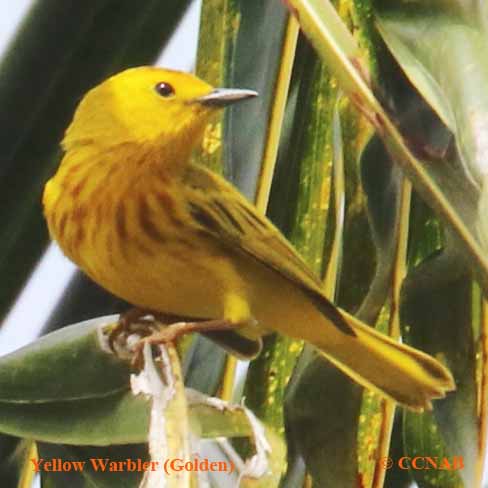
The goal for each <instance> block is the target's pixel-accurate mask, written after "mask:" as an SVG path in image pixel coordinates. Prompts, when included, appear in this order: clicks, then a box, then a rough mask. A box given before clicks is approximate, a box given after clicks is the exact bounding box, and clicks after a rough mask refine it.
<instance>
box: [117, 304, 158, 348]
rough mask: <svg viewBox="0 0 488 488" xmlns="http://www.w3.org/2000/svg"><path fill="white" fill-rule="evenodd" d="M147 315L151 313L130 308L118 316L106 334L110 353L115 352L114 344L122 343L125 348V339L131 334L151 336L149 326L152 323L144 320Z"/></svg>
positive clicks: (146, 319)
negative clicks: (115, 322) (113, 325)
mask: <svg viewBox="0 0 488 488" xmlns="http://www.w3.org/2000/svg"><path fill="white" fill-rule="evenodd" d="M149 315H153V313H152V312H151V311H149V310H145V309H143V308H131V309H129V310H127V311H126V312H124V313H122V314H120V316H119V320H118V322H117V324H116V325H115V327H113V328H112V330H111V331H110V332H109V334H108V345H109V347H110V349H111V350H112V352H117V351H116V349H117V348H116V346H115V344H116V343H119V342H122V344H123V345H124V346H126V345H127V338H128V337H129V336H130V335H132V334H137V335H139V336H146V335H149V334H151V326H152V325H153V324H154V322H153V321H151V320H149V319H148V318H146V317H147V316H149Z"/></svg>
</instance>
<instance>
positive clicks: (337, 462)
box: [285, 347, 362, 487]
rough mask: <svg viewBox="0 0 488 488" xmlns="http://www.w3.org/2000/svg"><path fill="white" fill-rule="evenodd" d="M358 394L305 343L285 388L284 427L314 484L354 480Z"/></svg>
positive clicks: (359, 390) (355, 387) (341, 483)
mask: <svg viewBox="0 0 488 488" xmlns="http://www.w3.org/2000/svg"><path fill="white" fill-rule="evenodd" d="M361 396H362V388H361V387H360V386H358V385H356V384H352V382H351V380H349V379H348V378H346V377H345V376H344V374H343V373H341V372H340V371H338V370H337V369H336V368H334V367H333V366H332V365H330V364H328V363H326V362H325V361H324V359H323V358H322V357H320V356H317V353H315V352H314V351H313V349H312V348H308V347H306V348H305V350H304V352H303V354H302V356H301V357H300V360H299V362H298V364H297V367H296V369H295V372H294V374H293V377H292V379H291V380H290V384H289V386H288V388H287V393H286V398H285V413H286V430H287V437H288V439H289V446H290V450H291V452H292V453H294V454H295V455H297V454H298V455H299V456H300V457H302V458H303V459H304V460H305V462H306V466H307V469H308V471H309V472H310V474H311V475H312V477H313V480H314V484H316V485H317V486H329V485H330V482H331V480H334V485H335V486H344V487H346V486H355V483H356V480H357V473H358V459H357V434H358V423H357V419H358V417H359V413H360V406H361ZM295 462H296V461H295ZM295 486H297V485H296V484H295Z"/></svg>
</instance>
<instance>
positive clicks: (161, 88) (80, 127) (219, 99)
mask: <svg viewBox="0 0 488 488" xmlns="http://www.w3.org/2000/svg"><path fill="white" fill-rule="evenodd" d="M254 96H256V92H254V91H251V90H238V89H214V88H213V87H212V86H210V85H209V84H208V83H205V82H204V81H202V80H200V79H199V78H197V77H196V76H193V75H191V74H188V73H183V72H179V71H171V70H167V69H161V68H156V67H148V66H144V67H139V68H132V69H128V70H126V71H123V72H121V73H119V74H116V75H115V76H112V77H111V78H108V79H107V80H106V81H104V82H103V83H101V84H100V85H98V86H96V87H95V88H93V89H92V90H90V91H89V92H88V93H87V94H86V95H85V97H84V98H83V100H82V101H81V103H80V104H79V106H78V108H77V110H76V113H75V116H74V119H73V121H72V123H71V125H70V126H69V128H68V130H67V131H66V135H65V138H64V140H63V147H64V148H65V150H67V151H69V150H70V149H71V148H74V147H76V146H79V145H87V144H93V145H95V146H98V147H100V148H112V147H114V146H118V145H121V144H122V145H131V146H133V147H137V146H139V147H141V151H142V150H144V151H146V150H152V149H154V150H160V151H169V152H170V153H174V154H175V155H178V154H179V153H181V154H182V157H183V154H184V156H185V157H186V156H188V155H189V151H190V149H192V148H194V147H195V145H196V144H197V143H198V142H199V141H200V139H201V137H202V135H203V131H204V128H205V126H206V124H207V123H208V120H209V117H210V115H211V114H212V113H213V112H215V111H216V110H217V109H219V108H222V107H225V106H226V105H230V104H232V103H234V102H238V101H240V100H245V99H247V98H251V97H254ZM168 156H169V154H168Z"/></svg>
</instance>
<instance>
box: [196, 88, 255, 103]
mask: <svg viewBox="0 0 488 488" xmlns="http://www.w3.org/2000/svg"><path fill="white" fill-rule="evenodd" d="M257 96H258V92H255V91H254V90H239V89H237V88H216V89H215V90H212V91H211V92H210V93H208V94H207V95H204V96H203V97H198V98H195V99H194V100H193V102H197V103H201V104H202V105H206V106H209V107H226V106H227V105H231V104H233V103H236V102H240V101H242V100H247V99H248V98H254V97H257Z"/></svg>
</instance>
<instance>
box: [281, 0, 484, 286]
mask: <svg viewBox="0 0 488 488" xmlns="http://www.w3.org/2000/svg"><path fill="white" fill-rule="evenodd" d="M288 3H289V4H290V7H291V9H292V11H293V12H294V13H296V15H297V18H299V21H300V24H301V26H302V28H303V29H304V31H305V32H306V33H307V35H308V36H309V38H310V40H311V42H312V43H313V45H314V47H315V48H316V49H317V51H318V53H319V54H320V55H321V57H322V58H323V59H324V60H325V61H326V62H327V63H328V66H329V67H330V69H331V71H333V73H334V74H335V75H336V76H337V79H338V82H339V83H340V85H341V87H342V88H343V90H344V91H345V92H346V93H347V94H348V95H349V96H350V97H351V98H352V100H354V102H355V104H356V105H357V107H358V108H359V109H360V110H361V111H362V113H363V114H364V115H365V116H366V117H367V118H368V120H369V121H370V122H371V123H372V124H373V125H374V126H375V128H376V129H377V130H378V133H379V134H380V135H381V137H382V138H383V139H384V141H385V144H386V145H387V147H388V150H389V151H390V153H391V154H392V155H393V157H394V159H395V161H396V162H397V163H399V164H401V165H402V167H403V169H404V171H405V172H406V173H407V176H408V177H409V178H410V179H411V181H412V184H413V185H414V188H415V189H416V190H417V191H419V192H421V194H422V196H423V197H424V198H425V199H426V200H427V201H428V202H429V203H430V204H431V205H432V207H433V208H435V209H436V210H437V211H438V212H439V214H440V215H441V216H442V218H443V219H445V221H446V222H447V223H448V224H449V225H450V226H451V227H452V228H453V230H454V231H455V232H456V234H457V236H458V238H459V242H460V244H462V245H463V247H464V249H465V250H466V251H467V252H466V255H467V256H469V259H470V261H471V265H472V269H473V270H474V271H475V272H476V273H477V276H478V279H480V281H481V283H482V284H483V287H484V288H485V289H488V260H487V258H486V255H485V253H484V252H483V251H482V249H481V247H480V242H479V240H478V238H477V233H476V232H474V229H473V225H470V221H469V219H466V212H464V211H463V209H464V207H463V206H459V205H455V204H454V203H453V202H451V201H450V198H451V197H452V195H453V193H452V192H449V193H447V191H446V184H445V183H446V181H449V180H448V178H446V177H444V178H443V179H442V180H441V182H439V181H438V180H437V176H438V174H439V173H440V172H441V170H444V166H443V167H441V168H439V167H438V166H439V165H437V167H436V165H435V164H429V163H426V162H421V161H419V160H418V159H417V158H416V157H415V155H414V154H413V153H412V152H411V151H410V150H409V148H408V146H407V145H406V142H405V140H404V139H403V137H402V135H401V134H400V133H399V131H398V129H397V127H396V125H395V123H394V122H393V121H392V120H391V119H390V117H389V116H388V115H387V114H386V112H385V110H384V109H383V108H382V107H381V105H380V103H379V102H378V100H377V99H376V97H375V96H374V94H373V91H372V87H371V85H370V80H369V76H368V74H367V71H366V70H365V68H364V66H363V65H362V63H361V61H360V60H359V59H358V57H357V46H356V44H355V41H354V38H353V37H352V35H351V34H350V33H349V31H348V30H347V29H346V27H345V26H344V24H343V23H341V21H340V19H339V17H338V15H337V13H336V12H335V10H334V9H333V7H332V6H331V5H330V3H329V2H328V1H325V2H319V1H318V0H289V1H288ZM459 86H460V85H459V83H458V87H459ZM436 169H437V173H435V175H434V171H435V170H436ZM457 169H458V168H457V166H455V167H454V169H453V171H452V172H454V171H455V170H457ZM450 183H451V185H447V187H448V188H451V189H452V188H454V187H455V188H456V189H457V193H458V194H462V195H463V196H464V195H465V194H464V193H462V192H461V193H460V189H459V185H460V184H462V185H463V186H462V187H461V188H462V191H464V192H465V193H466V194H467V195H468V196H472V195H473V191H472V188H470V187H469V181H467V180H466V181H465V182H462V180H461V182H460V181H459V180H458V179H456V180H453V179H451V181H450ZM454 183H455V185H454ZM471 186H472V185H471ZM487 198H488V197H487ZM467 204H469V203H467Z"/></svg>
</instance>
